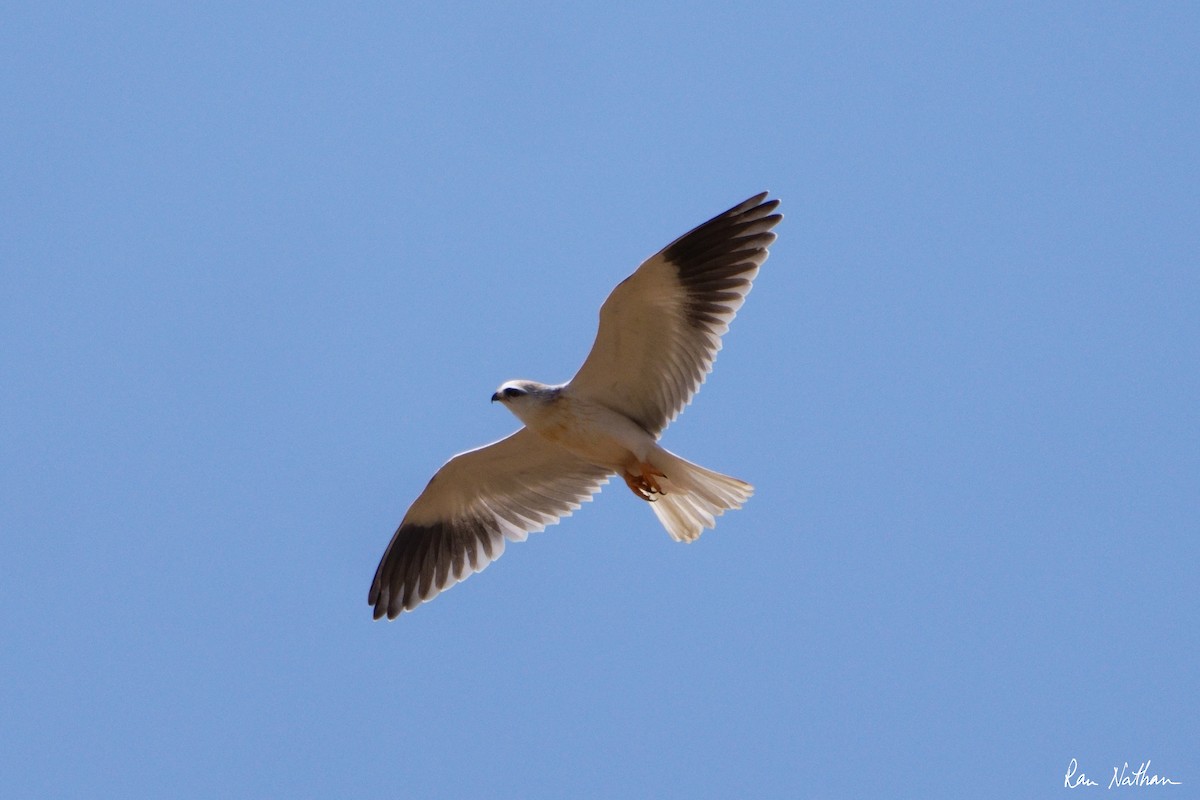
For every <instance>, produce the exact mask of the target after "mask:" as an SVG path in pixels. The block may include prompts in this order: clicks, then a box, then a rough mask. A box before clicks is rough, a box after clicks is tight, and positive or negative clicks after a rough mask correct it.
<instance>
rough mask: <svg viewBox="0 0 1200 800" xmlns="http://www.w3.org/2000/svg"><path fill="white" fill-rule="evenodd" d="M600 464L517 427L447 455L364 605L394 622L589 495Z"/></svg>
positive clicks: (599, 480) (601, 477)
mask: <svg viewBox="0 0 1200 800" xmlns="http://www.w3.org/2000/svg"><path fill="white" fill-rule="evenodd" d="M607 480H608V472H607V471H606V470H605V469H604V468H603V467H597V466H594V465H592V464H588V463H587V462H585V461H583V460H581V459H579V458H576V457H575V456H573V455H571V454H570V453H569V452H567V451H566V450H563V449H562V448H560V447H557V446H555V445H554V444H552V443H550V442H547V441H545V440H543V439H542V438H541V437H539V436H538V435H537V434H534V433H531V432H530V431H529V430H528V429H527V428H522V429H521V430H519V431H517V432H516V433H514V434H513V435H511V436H509V437H508V438H506V439H501V440H500V441H498V442H493V443H492V444H489V445H487V446H485V447H480V448H478V449H476V450H469V451H467V452H465V453H460V454H459V455H456V456H455V457H454V458H452V459H450V460H449V461H447V462H446V463H445V465H443V466H442V468H441V469H439V470H438V471H437V473H436V474H435V475H434V476H433V478H432V479H431V480H430V481H429V485H428V486H426V487H425V491H424V492H422V493H421V496H420V497H418V498H417V500H416V502H414V503H413V504H412V507H411V508H410V509H409V510H408V513H407V514H405V515H404V521H403V522H401V523H400V527H399V528H398V529H397V530H396V534H395V535H394V536H393V537H392V541H391V544H389V545H388V547H387V550H386V551H384V554H383V559H382V560H380V562H379V569H377V570H376V571H375V580H374V581H372V582H371V591H370V594H369V595H368V597H367V602H369V603H370V604H371V605H373V606H374V607H375V619H379V618H380V617H382V616H383V615H384V614H387V617H388V619H395V618H396V616H397V615H399V614H400V612H401V611H406V610H412V609H413V608H416V607H417V606H418V605H419V604H421V603H423V602H425V601H426V600H430V599H432V598H433V597H435V596H436V595H437V594H438V592H440V591H442V590H443V589H448V588H450V587H451V586H453V585H454V584H456V583H458V582H459V581H461V580H463V579H464V578H466V577H467V576H468V575H470V574H471V573H474V572H479V571H480V570H482V569H483V568H484V567H486V566H487V565H488V564H489V563H491V562H492V561H494V560H496V559H497V558H499V557H500V554H501V553H503V552H504V540H505V539H511V540H513V541H517V542H520V541H524V540H525V538H526V537H527V536H528V534H530V533H536V532H537V531H540V530H542V529H544V528H545V527H546V526H547V525H552V524H554V523H555V522H558V520H559V519H560V518H562V517H565V516H567V515H569V514H570V513H571V512H572V511H574V510H575V509H577V508H579V505H580V503H582V502H584V501H585V500H590V499H591V497H592V495H593V494H595V493H596V492H598V491H599V490H600V487H601V486H603V485H604V484H605V483H606V482H607Z"/></svg>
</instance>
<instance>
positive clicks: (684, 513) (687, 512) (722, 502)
mask: <svg viewBox="0 0 1200 800" xmlns="http://www.w3.org/2000/svg"><path fill="white" fill-rule="evenodd" d="M651 461H652V462H653V464H654V466H655V467H657V468H658V469H659V470H660V471H661V472H662V473H663V477H661V478H659V479H658V483H659V484H660V485H661V486H662V489H663V493H662V494H660V495H655V498H654V502H652V503H651V504H650V508H652V509H653V510H654V515H655V516H656V517H658V521H659V522H661V523H662V524H663V527H664V528H666V529H667V533H669V534H671V538H672V539H674V540H675V541H677V542H693V541H695V540H696V539H697V538H699V536H700V534H701V533H703V531H704V529H705V528H713V527H716V524H717V519H716V518H717V517H719V516H721V515H722V514H724V513H725V512H726V511H728V510H730V509H734V508H741V507H742V504H743V503H745V502H746V501H747V500H748V499H750V495H752V494H754V487H753V486H751V485H750V484H748V483H746V482H745V481H740V480H738V479H737V478H732V477H730V476H728V475H722V474H721V473H719V472H713V471H712V470H709V469H705V468H704V467H701V466H699V465H697V464H693V463H692V462H690V461H687V460H685V459H683V458H680V457H679V456H677V455H675V454H674V453H671V452H669V451H667V450H660V451H659V452H658V453H655V454H654V457H653V458H652V459H651Z"/></svg>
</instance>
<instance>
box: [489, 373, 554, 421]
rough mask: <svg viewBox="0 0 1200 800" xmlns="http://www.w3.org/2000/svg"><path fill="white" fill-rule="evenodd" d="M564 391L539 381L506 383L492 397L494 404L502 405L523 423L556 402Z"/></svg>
mask: <svg viewBox="0 0 1200 800" xmlns="http://www.w3.org/2000/svg"><path fill="white" fill-rule="evenodd" d="M561 391H562V387H561V386H548V385H546V384H544V383H538V382H537V381H505V382H504V383H503V384H501V385H500V388H499V389H497V390H496V392H495V394H493V395H492V402H493V403H502V404H504V405H505V406H507V407H508V410H509V411H511V412H512V413H513V414H515V415H516V416H517V418H518V419H520V420H521V421H522V422H526V423H527V422H528V420H527V418H526V417H527V416H528V415H531V414H532V415H536V414H537V413H538V411H539V410H541V409H543V408H545V407H546V406H547V405H549V404H550V403H552V402H554V400H555V398H557V397H558V395H559V393H560V392H561Z"/></svg>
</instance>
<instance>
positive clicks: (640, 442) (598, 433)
mask: <svg viewBox="0 0 1200 800" xmlns="http://www.w3.org/2000/svg"><path fill="white" fill-rule="evenodd" d="M564 405H565V406H566V407H563V408H560V409H555V413H552V414H548V415H547V416H546V417H545V418H544V419H542V420H539V422H538V424H537V425H536V426H534V430H535V431H536V432H537V433H539V434H541V435H542V436H544V437H545V438H546V439H549V440H550V441H552V442H554V443H555V444H557V445H559V446H560V447H563V448H565V449H567V450H570V451H571V452H572V453H574V454H575V455H577V456H579V457H580V458H582V459H584V460H585V461H587V462H589V463H591V464H599V465H601V466H605V467H608V468H609V469H611V470H613V471H614V472H616V471H620V470H621V469H623V468H624V467H625V466H627V465H628V464H630V463H631V462H633V461H634V460H642V461H644V460H645V457H646V455H647V453H648V452H649V450H650V448H651V447H652V446H653V445H654V437H652V436H651V435H650V434H648V433H646V432H645V431H644V430H642V429H641V428H640V427H638V426H637V425H636V424H635V423H634V422H633V421H631V420H630V419H628V418H627V417H625V416H624V415H622V414H618V413H616V412H615V411H612V410H610V409H607V408H603V407H600V406H583V407H581V406H580V405H579V404H576V403H571V404H570V405H566V404H564Z"/></svg>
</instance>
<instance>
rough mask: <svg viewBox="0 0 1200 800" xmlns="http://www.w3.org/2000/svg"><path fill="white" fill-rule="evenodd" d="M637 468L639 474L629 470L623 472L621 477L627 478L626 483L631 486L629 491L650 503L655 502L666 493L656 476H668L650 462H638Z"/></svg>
mask: <svg viewBox="0 0 1200 800" xmlns="http://www.w3.org/2000/svg"><path fill="white" fill-rule="evenodd" d="M637 470H638V471H637V474H633V473H629V472H623V473H621V477H622V478H624V479H625V485H626V486H628V487H629V491H631V492H633V493H634V494H636V495H637V496H638V497H640V498H642V499H643V500H645V501H646V502H648V503H653V502H654V501H655V500H657V499H658V498H659V497H660V496H662V495H665V494H666V492H665V491H663V488H662V486H660V485H659V483H658V481H657V480H656V478H665V477H667V476H666V475H664V474H663V473H661V472H659V471H658V470H657V469H655V468H654V467H652V466H650V465H649V464H638V465H637Z"/></svg>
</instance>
